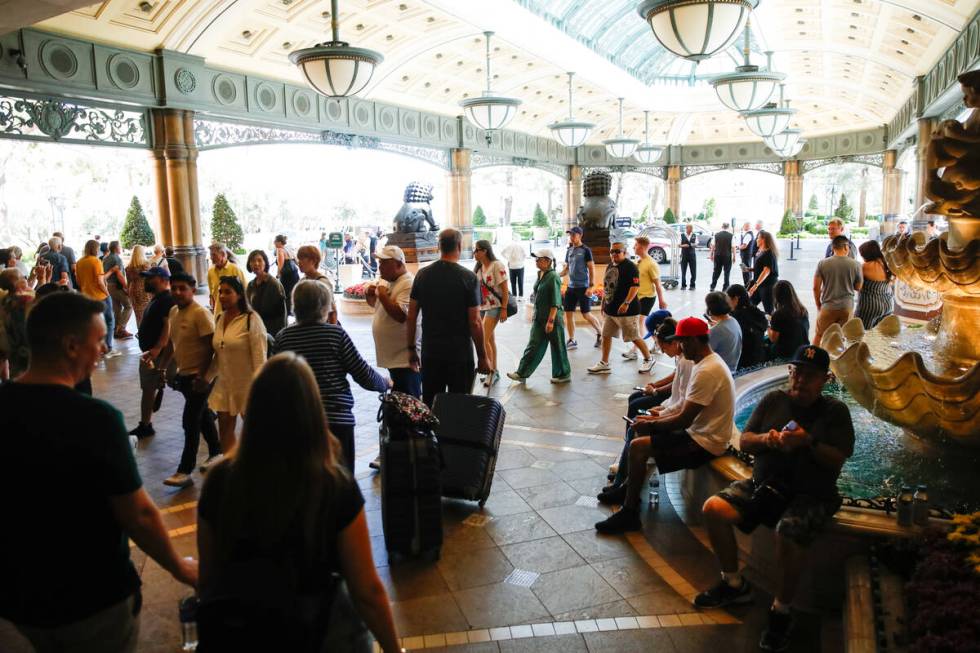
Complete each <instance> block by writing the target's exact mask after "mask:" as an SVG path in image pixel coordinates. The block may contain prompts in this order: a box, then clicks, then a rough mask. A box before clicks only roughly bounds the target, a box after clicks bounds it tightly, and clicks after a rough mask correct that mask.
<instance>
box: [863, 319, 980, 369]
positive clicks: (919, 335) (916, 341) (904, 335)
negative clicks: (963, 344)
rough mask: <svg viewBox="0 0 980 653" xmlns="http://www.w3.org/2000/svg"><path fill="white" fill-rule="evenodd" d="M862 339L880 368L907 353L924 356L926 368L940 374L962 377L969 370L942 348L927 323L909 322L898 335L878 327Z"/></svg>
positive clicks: (875, 363) (892, 363)
mask: <svg viewBox="0 0 980 653" xmlns="http://www.w3.org/2000/svg"><path fill="white" fill-rule="evenodd" d="M862 340H863V342H864V343H865V344H867V345H868V349H869V350H871V364H872V365H873V366H874V367H875V368H877V369H887V368H889V367H891V366H892V365H894V364H895V362H897V361H898V359H899V358H901V357H902V356H903V355H905V354H906V353H908V352H915V353H918V354H919V355H920V356H922V362H923V363H924V364H925V366H926V369H927V370H929V371H930V372H932V373H933V374H936V375H939V376H954V377H955V376H960V375H961V374H963V373H964V372H967V371H968V369H969V368H967V367H964V366H962V365H959V364H957V363H956V362H954V361H952V360H951V359H950V358H948V357H947V356H946V355H945V354H944V353H943V352H942V351H941V350H939V349H938V348H937V347H936V334H935V333H933V332H932V331H931V330H930V329H929V328H928V327H926V326H922V325H918V324H912V325H909V324H906V325H903V327H902V330H901V332H900V333H898V334H897V335H885V334H883V333H881V332H880V331H878V330H877V329H875V330H872V331H868V332H866V333H865V334H864V337H863V338H862ZM848 344H850V342H849V343H848Z"/></svg>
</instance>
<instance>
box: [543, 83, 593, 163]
mask: <svg viewBox="0 0 980 653" xmlns="http://www.w3.org/2000/svg"><path fill="white" fill-rule="evenodd" d="M574 76H575V73H568V118H567V119H565V120H560V121H558V122H555V123H552V124H550V125H548V129H550V130H551V131H552V132H553V133H554V134H555V138H556V139H558V142H559V143H561V144H562V145H564V146H565V147H578V146H579V145H582V144H583V143H585V141H586V139H587V138H588V137H589V133H591V132H592V128H593V127H595V125H593V124H592V123H591V122H582V121H580V120H576V119H575V117H574V116H573V115H572V77H574Z"/></svg>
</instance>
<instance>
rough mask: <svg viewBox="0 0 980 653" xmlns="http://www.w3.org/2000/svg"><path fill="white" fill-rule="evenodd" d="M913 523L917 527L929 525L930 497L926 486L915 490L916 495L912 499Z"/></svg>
mask: <svg viewBox="0 0 980 653" xmlns="http://www.w3.org/2000/svg"><path fill="white" fill-rule="evenodd" d="M912 522H913V523H914V524H915V525H916V526H928V525H929V495H928V493H927V492H926V486H925V485H919V486H916V488H915V495H914V496H913V497H912Z"/></svg>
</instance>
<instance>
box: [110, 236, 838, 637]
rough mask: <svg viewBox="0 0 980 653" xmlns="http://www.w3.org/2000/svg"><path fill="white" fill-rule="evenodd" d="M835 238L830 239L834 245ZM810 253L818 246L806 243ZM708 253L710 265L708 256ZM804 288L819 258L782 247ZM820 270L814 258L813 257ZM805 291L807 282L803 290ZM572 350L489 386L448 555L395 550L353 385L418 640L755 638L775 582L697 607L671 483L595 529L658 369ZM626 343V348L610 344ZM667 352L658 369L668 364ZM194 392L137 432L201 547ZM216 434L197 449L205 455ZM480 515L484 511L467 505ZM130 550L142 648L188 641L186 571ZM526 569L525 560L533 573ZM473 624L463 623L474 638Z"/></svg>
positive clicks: (125, 360)
mask: <svg viewBox="0 0 980 653" xmlns="http://www.w3.org/2000/svg"><path fill="white" fill-rule="evenodd" d="M822 246H823V243H822V242H821V243H820V247H821V248H822ZM804 253H805V254H808V253H809V252H806V251H805V252H804ZM706 264H707V261H704V262H703V263H702V269H703V270H705V269H708V268H707V265H706ZM784 267H786V268H789V270H786V271H784V277H785V276H788V275H787V272H789V273H790V274H793V273H794V272H795V273H796V276H797V277H799V278H798V279H796V280H794V282H795V283H797V287H798V288H800V289H805V288H808V287H809V286H808V285H806V282H805V279H808V278H809V275H810V274H812V269H813V268H812V265H807V266H806V267H807V269H806V270H803V269H794V266H793V265H792V264H791V263H785V264H784ZM807 270H809V272H808V271H807ZM804 295H805V292H801V297H802V296H804ZM702 297H703V291H702V290H700V289H699V290H698V291H697V292H696V293H691V291H686V292H685V291H681V290H673V291H669V292H668V294H667V301H668V302H669V303H670V308H671V309H672V310H673V311H675V313H676V314H680V315H682V316H683V315H688V314H693V315H698V314H700V313H701V311H702V310H703V306H702V304H701V298H702ZM342 320H343V323H344V325H345V327H346V328H347V329H348V331H349V332H350V333H351V336H352V338H353V340H354V342H355V344H356V345H357V347H358V348H359V350H360V351H361V352H362V353H363V354H365V357H366V358H367V359H368V360H369V361H372V362H373V355H372V352H373V343H372V340H371V333H370V319H369V318H365V317H356V316H355V317H343V316H342ZM526 336H527V324H526V322H524V321H523V320H522V319H520V318H517V319H513V320H511V321H509V322H508V323H506V324H504V325H501V326H500V327H499V328H498V330H497V342H498V348H499V350H500V353H499V361H500V362H499V368H500V369H501V371H504V372H506V371H509V370H512V369H514V368H515V367H516V363H517V360H518V358H519V356H520V354H521V353H522V351H523V348H524V345H525V342H526ZM580 342H581V343H588V344H581V345H580V347H579V349H578V350H575V351H572V352H569V356H570V359H571V362H572V368H573V382H572V383H570V384H566V385H558V386H555V385H552V384H550V383H549V382H548V377H549V370H548V369H547V361H546V362H545V365H543V366H542V368H540V369H539V370H538V372H537V373H536V374H535V375H534V376H533V377H532V378H531V379H530V380H529V381H528V383H527V385H526V386H522V385H518V384H510V383H509V382H508V381H507V379H506V378H505V379H503V381H502V382H501V383H500V384H498V385H497V386H495V387H494V388H493V389H492V390H491V392H490V393H491V395H492V396H495V397H497V398H498V399H499V400H500V401H502V402H503V403H504V405H505V408H506V410H507V427H506V429H505V431H504V439H503V445H502V447H501V451H500V459H499V462H498V465H497V472H496V475H495V478H494V483H493V491H492V494H491V496H490V499H489V500H488V502H487V504H486V507H485V509H484V510H483V511H482V512H481V511H480V510H479V509H478V507H477V505H476V504H475V503H468V502H462V501H453V500H445V502H444V529H445V543H444V546H443V549H442V556H441V559H440V560H439V561H438V562H437V563H422V562H408V563H401V564H397V565H393V564H389V561H388V558H387V555H386V552H385V548H384V538H383V533H382V530H381V512H380V509H381V505H380V485H379V479H378V477H377V475H376V474H375V473H374V472H372V471H371V470H370V469H369V468H368V467H367V463H368V462H369V461H370V460H372V459H373V458H374V456H375V455H376V453H377V448H378V443H377V421H376V417H377V406H378V398H377V395H375V394H374V393H370V392H365V391H363V390H361V389H360V388H354V395H355V403H356V408H355V415H356V418H357V422H358V427H357V431H356V449H357V461H356V476H357V479H358V483H359V484H360V486H361V488H362V491H363V493H364V497H365V502H366V504H365V510H366V511H367V517H368V524H369V528H370V529H371V533H372V547H373V552H374V556H375V564H376V565H377V567H378V571H379V574H380V576H381V578H382V580H383V582H384V584H385V586H386V588H387V589H388V592H389V596H390V599H391V601H392V609H393V612H394V615H395V620H396V623H397V626H398V630H399V634H400V635H401V636H402V637H403V638H405V640H404V642H403V643H404V645H405V646H406V647H407V648H409V649H410V650H411V649H425V650H433V651H474V652H483V651H501V652H504V651H559V650H560V651H563V652H565V651H567V652H570V651H649V650H657V651H659V650H663V651H709V650H714V649H718V648H720V647H722V646H725V647H727V648H728V649H730V650H734V651H743V650H744V651H754V650H757V642H758V637H759V634H760V632H761V629H762V627H763V626H764V621H765V607H766V606H767V605H768V602H769V601H770V597H768V596H764V595H763V594H762V593H761V592H759V593H758V595H757V597H756V602H755V604H754V605H752V606H743V607H739V608H737V609H733V610H732V611H730V612H726V611H714V612H712V613H711V614H705V613H701V612H698V611H696V610H695V609H694V608H693V607H692V606H691V603H690V599H691V597H692V596H693V594H694V593H695V592H696V591H697V590H700V589H702V588H703V587H704V586H705V585H706V584H709V583H712V582H714V579H715V578H717V567H716V564H715V562H714V559H713V556H712V555H711V553H710V551H709V550H708V549H707V548H706V546H705V542H704V537H703V532H699V529H696V528H695V529H694V530H693V531H692V530H691V529H689V528H688V527H687V526H685V525H684V523H683V522H682V521H681V519H680V516H679V515H678V513H677V512H676V511H675V510H674V509H673V507H672V504H671V498H672V497H670V495H671V494H673V495H674V498H676V493H674V492H668V490H669V489H670V483H664V484H663V487H661V490H660V492H661V499H660V506H659V508H658V509H648V508H647V509H645V510H646V514H645V515H644V531H643V532H642V533H637V534H632V535H631V536H629V537H605V536H598V535H597V534H596V533H595V531H594V529H593V524H594V522H596V521H598V520H600V519H603V518H604V517H605V516H606V515H607V514H608V513H609V510H608V509H607V508H605V507H603V506H599V505H598V504H597V502H596V501H595V499H594V496H595V493H596V492H597V491H598V490H599V489H601V487H602V486H603V485H604V484H605V473H606V468H607V466H608V465H609V464H610V463H611V462H613V460H614V458H615V457H616V456H617V455H618V452H619V450H620V447H621V446H622V445H621V442H622V427H623V423H622V420H621V419H620V416H621V415H622V414H624V412H625V405H626V397H627V396H628V394H629V393H630V392H631V390H632V388H633V386H635V385H641V384H642V383H644V382H645V381H646V380H647V379H648V378H651V377H650V376H647V375H643V374H638V373H637V372H636V368H637V364H636V363H635V362H620V361H618V360H614V361H613V373H612V374H610V375H605V376H592V375H588V374H587V373H586V372H585V368H586V367H588V366H589V365H591V364H592V363H594V362H595V360H597V352H596V351H595V350H594V349H593V347H592V346H591V338H584V337H582V338H580ZM121 344H122V349H123V351H124V353H125V355H123V356H120V357H118V358H115V359H111V360H109V361H107V362H106V363H104V364H103V365H102V367H101V368H100V369H99V370H97V372H96V374H95V376H94V377H93V381H94V387H95V393H96V395H97V396H100V397H103V398H105V399H107V400H109V401H111V402H112V403H113V404H114V405H116V406H117V407H118V408H119V409H120V410H122V411H123V413H124V414H125V416H126V420H127V424H128V425H131V426H135V424H136V421H137V418H138V392H139V390H138V387H137V384H136V383H135V380H136V378H137V362H138V351H137V349H136V346H135V343H134V342H133V341H126V342H124V343H121ZM618 351H619V348H618V347H617V348H614V357H615V356H618ZM671 367H672V366H671V364H670V361H668V360H662V359H661V360H658V362H657V366H656V367H655V369H654V372H653V374H652V377H653V378H656V377H659V376H662V375H664V374H667V373H669V372H670V370H671ZM182 403H183V400H182V398H181V397H180V396H179V395H178V394H176V393H173V392H171V391H169V390H168V391H167V394H166V396H165V398H164V401H163V406H162V408H161V410H160V411H159V412H158V413H156V414H155V416H154V426H155V428H156V430H157V435H156V436H155V437H153V438H149V439H147V440H144V441H141V442H140V443H139V445H138V448H137V462H138V464H139V468H140V473H141V474H142V476H143V479H144V482H145V485H146V487H147V490H148V491H149V492H150V494H151V495H152V496H153V498H154V500H155V501H156V502H157V503H158V504H159V506H160V507H161V509H162V510H163V511H164V520H165V523H166V525H167V528H168V529H169V531H170V534H171V536H172V537H173V541H174V543H175V545H176V546H177V547H178V550H179V551H180V552H181V553H182V554H186V555H194V554H195V553H196V545H195V531H196V525H195V524H196V505H197V504H196V500H197V497H198V493H199V489H200V483H201V480H202V479H201V478H200V477H199V474H198V473H197V472H195V480H196V482H197V484H196V485H195V486H192V487H189V488H186V489H183V490H174V489H172V488H168V487H166V486H164V485H162V483H161V481H162V480H163V479H164V478H166V477H167V476H169V475H170V474H171V473H173V472H174V471H175V466H176V462H177V460H178V458H179V455H180V451H181V446H182V432H181V430H180V412H181V409H182ZM204 453H205V452H204V448H203V443H202V450H201V452H200V454H199V455H200V458H201V460H203V458H204ZM473 515H478V516H482V518H475V519H474V518H471V517H472V516H473ZM133 557H134V560H135V561H136V563H137V567H138V569H139V571H140V573H141V576H142V578H143V582H144V587H143V590H144V598H145V603H144V605H145V607H144V611H143V614H142V624H141V643H140V648H139V650H140V651H144V652H148V653H149V652H152V653H157V652H161V653H162V652H164V651H167V652H169V651H176V650H179V624H178V622H177V602H178V600H179V599H180V598H181V597H183V596H186V595H187V594H189V590H188V589H187V588H185V587H182V586H180V585H178V584H177V583H176V582H174V581H173V580H172V579H171V578H170V577H169V576H168V575H167V574H166V573H165V572H163V571H162V570H161V569H160V568H159V566H157V565H156V563H154V562H153V561H152V560H148V559H147V558H146V556H145V555H144V554H143V553H142V552H140V551H139V550H138V549H135V548H134V549H133ZM521 572H529V573H521ZM840 628H841V624H840V619H839V618H837V617H834V616H824V617H823V618H821V617H819V616H814V615H803V616H802V617H801V619H800V622H799V624H798V626H797V636H796V638H795V641H794V648H793V650H799V651H836V650H840V649H841V641H842V638H841V632H840ZM464 638H465V639H464Z"/></svg>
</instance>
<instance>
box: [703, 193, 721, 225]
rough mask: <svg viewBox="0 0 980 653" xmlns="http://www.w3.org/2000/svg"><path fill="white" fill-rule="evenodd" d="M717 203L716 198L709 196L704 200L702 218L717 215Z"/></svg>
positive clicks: (705, 218)
mask: <svg viewBox="0 0 980 653" xmlns="http://www.w3.org/2000/svg"><path fill="white" fill-rule="evenodd" d="M716 205H717V202H715V198H713V197H709V198H708V199H706V200H705V201H704V217H703V218H701V219H703V220H711V219H712V218H713V217H715V207H716Z"/></svg>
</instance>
